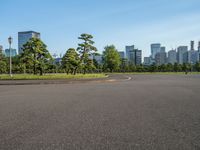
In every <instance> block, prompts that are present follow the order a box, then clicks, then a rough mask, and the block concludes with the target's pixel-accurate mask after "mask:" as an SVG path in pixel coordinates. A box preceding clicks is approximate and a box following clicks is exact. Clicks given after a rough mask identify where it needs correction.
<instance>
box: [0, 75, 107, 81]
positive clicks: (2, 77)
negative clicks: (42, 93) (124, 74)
mask: <svg viewBox="0 0 200 150" xmlns="http://www.w3.org/2000/svg"><path fill="white" fill-rule="evenodd" d="M106 77H107V76H106V75H105V74H77V75H71V74H68V75H67V74H46V75H43V76H40V75H32V74H14V75H13V76H12V77H10V76H9V75H5V74H4V75H0V80H59V79H90V78H106Z"/></svg>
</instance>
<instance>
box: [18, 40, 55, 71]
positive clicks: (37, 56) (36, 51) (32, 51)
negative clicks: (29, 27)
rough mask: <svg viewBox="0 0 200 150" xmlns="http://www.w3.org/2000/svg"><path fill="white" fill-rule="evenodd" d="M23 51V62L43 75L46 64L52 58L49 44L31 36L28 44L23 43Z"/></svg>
mask: <svg viewBox="0 0 200 150" xmlns="http://www.w3.org/2000/svg"><path fill="white" fill-rule="evenodd" d="M22 50H23V52H22V54H21V56H20V58H21V60H22V62H23V63H24V64H26V66H28V67H30V68H31V69H33V73H34V74H37V71H39V72H40V75H43V72H44V68H45V65H47V64H48V61H49V60H51V59H52V57H51V55H50V53H49V51H48V50H47V46H46V45H45V44H44V43H43V42H42V41H41V40H40V39H38V38H31V39H30V40H29V41H28V42H27V43H26V44H24V45H23V48H22Z"/></svg>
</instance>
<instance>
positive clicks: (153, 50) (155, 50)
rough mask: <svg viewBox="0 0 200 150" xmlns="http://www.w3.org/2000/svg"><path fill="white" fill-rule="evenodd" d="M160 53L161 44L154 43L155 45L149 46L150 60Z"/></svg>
mask: <svg viewBox="0 0 200 150" xmlns="http://www.w3.org/2000/svg"><path fill="white" fill-rule="evenodd" d="M159 52H161V44H160V43H156V44H151V57H152V59H155V56H156V54H157V53H159Z"/></svg>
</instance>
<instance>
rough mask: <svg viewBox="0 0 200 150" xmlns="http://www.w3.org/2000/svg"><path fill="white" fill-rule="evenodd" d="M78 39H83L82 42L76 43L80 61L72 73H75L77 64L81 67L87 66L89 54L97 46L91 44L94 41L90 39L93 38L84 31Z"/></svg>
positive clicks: (92, 52) (95, 49) (93, 51)
mask: <svg viewBox="0 0 200 150" xmlns="http://www.w3.org/2000/svg"><path fill="white" fill-rule="evenodd" d="M78 39H80V40H83V42H82V43H80V44H78V48H77V51H78V52H79V55H80V61H79V65H78V66H77V67H76V68H75V70H74V74H76V72H77V69H78V67H79V66H81V67H82V68H87V65H88V61H89V60H90V59H89V56H91V55H93V54H95V52H97V48H96V47H95V46H93V45H94V43H95V42H94V41H93V40H92V39H93V36H92V35H90V34H86V33H84V34H81V36H80V37H78ZM84 72H85V71H84Z"/></svg>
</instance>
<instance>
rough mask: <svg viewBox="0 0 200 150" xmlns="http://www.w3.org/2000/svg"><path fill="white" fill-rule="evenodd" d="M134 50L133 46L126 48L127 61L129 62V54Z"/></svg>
mask: <svg viewBox="0 0 200 150" xmlns="http://www.w3.org/2000/svg"><path fill="white" fill-rule="evenodd" d="M134 49H135V46H134V45H132V46H126V58H127V59H128V60H130V52H131V51H133V50H134Z"/></svg>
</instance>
